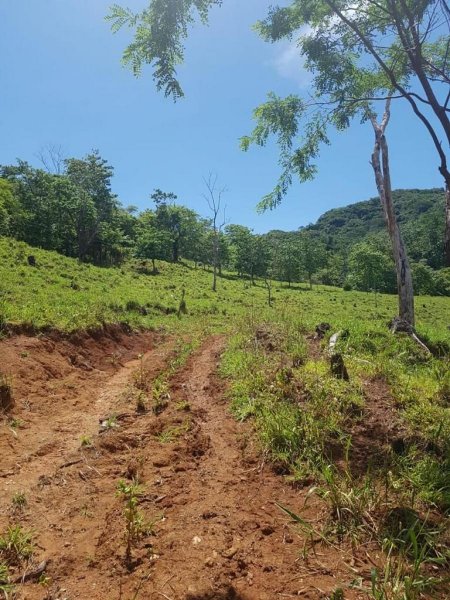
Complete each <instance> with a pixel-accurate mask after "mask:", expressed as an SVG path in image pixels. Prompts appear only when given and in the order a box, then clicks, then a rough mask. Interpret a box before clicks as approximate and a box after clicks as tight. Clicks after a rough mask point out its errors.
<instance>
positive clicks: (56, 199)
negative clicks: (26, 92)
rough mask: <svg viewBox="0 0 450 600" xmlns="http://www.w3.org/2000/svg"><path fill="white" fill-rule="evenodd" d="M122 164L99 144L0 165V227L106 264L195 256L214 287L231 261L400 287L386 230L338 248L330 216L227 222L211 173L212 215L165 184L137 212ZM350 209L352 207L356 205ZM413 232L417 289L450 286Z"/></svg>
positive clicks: (260, 273)
mask: <svg viewBox="0 0 450 600" xmlns="http://www.w3.org/2000/svg"><path fill="white" fill-rule="evenodd" d="M113 173H114V169H113V167H112V166H111V165H109V164H108V162H107V161H106V160H105V159H104V158H102V157H101V156H100V154H99V153H98V152H96V151H93V152H91V153H90V154H88V155H87V156H85V157H83V158H69V159H65V160H63V161H61V162H60V163H59V166H58V168H53V169H52V168H49V167H47V168H36V167H33V166H31V165H30V164H29V163H27V162H25V161H22V160H19V161H18V162H17V164H16V165H7V166H2V167H0V235H4V236H10V237H14V238H16V239H19V240H22V241H25V242H27V243H29V244H30V245H32V246H36V247H40V248H43V249H46V250H55V251H57V252H60V253H62V254H64V255H66V256H69V257H74V258H77V259H78V260H80V261H83V262H90V263H93V264H95V265H99V266H118V265H121V264H122V263H123V262H124V261H126V260H129V259H138V260H144V261H149V262H150V264H151V265H152V271H153V273H155V274H156V273H157V271H158V268H157V261H170V262H174V263H176V262H179V261H180V260H182V259H184V260H189V261H192V262H193V263H194V264H195V266H196V267H203V268H211V269H212V271H213V272H214V279H213V289H216V286H217V276H219V277H220V276H221V275H222V272H223V270H227V271H228V272H229V271H234V272H235V273H236V274H237V276H238V277H242V278H245V279H248V280H249V281H251V282H252V283H254V284H256V283H257V281H263V282H264V281H265V282H266V283H267V281H269V280H279V281H283V282H286V283H287V285H289V286H291V285H294V284H296V283H299V282H306V283H307V284H308V285H309V286H310V287H312V285H313V283H323V284H328V285H335V286H344V287H345V288H346V289H357V290H365V291H369V290H376V291H380V292H389V293H393V292H395V288H396V283H395V271H394V268H393V260H392V255H391V254H390V253H389V251H388V250H386V249H387V248H388V247H389V246H388V244H387V243H386V234H385V233H383V232H375V233H373V234H369V235H368V236H365V237H363V238H362V241H361V239H360V238H358V239H356V240H354V241H353V243H347V240H344V241H345V242H346V243H342V240H341V243H340V244H338V247H336V244H335V240H334V238H333V236H331V235H330V227H329V223H330V218H328V220H327V219H324V218H322V220H324V222H325V223H328V226H325V227H318V226H317V225H316V226H309V227H306V228H302V229H299V230H297V231H293V232H283V231H271V232H269V233H268V234H263V235H259V234H255V233H254V232H253V231H252V230H250V229H249V228H247V227H244V226H242V225H237V224H226V219H225V218H224V217H222V215H221V214H219V213H220V210H221V202H222V195H223V193H224V191H225V190H224V189H219V188H218V186H217V178H216V177H214V176H210V177H209V178H207V179H205V185H206V190H207V192H206V194H205V200H206V203H205V209H208V208H209V211H210V213H211V216H210V217H203V216H201V215H199V214H197V213H196V212H195V211H193V210H192V209H190V208H187V207H186V206H183V205H182V204H179V203H177V196H176V195H175V194H174V193H172V192H164V191H162V190H160V189H156V190H154V192H153V193H152V194H151V196H150V199H151V201H152V203H153V208H148V209H146V210H143V211H141V212H138V210H137V208H136V207H134V206H127V207H124V206H123V205H122V203H121V202H120V201H119V199H118V197H117V195H115V194H114V193H113V191H112V177H113ZM358 206H359V205H358ZM222 208H223V206H222ZM341 210H344V209H341ZM347 210H348V211H349V214H350V215H351V214H352V207H348V209H347ZM319 223H320V220H319ZM406 230H407V231H408V229H407V228H406ZM428 232H429V228H427V227H425V228H424V233H426V234H428ZM416 234H417V231H416ZM408 241H409V242H410V244H411V246H410V250H411V254H412V255H413V256H415V257H416V260H415V262H414V263H413V274H414V280H415V284H416V288H417V289H418V291H419V292H420V293H425V294H445V295H446V294H450V273H449V272H448V271H449V270H448V269H440V270H436V269H433V268H432V266H441V265H440V264H438V265H435V264H434V263H433V255H432V253H431V254H430V252H431V250H430V252H429V253H428V254H430V256H428V254H427V248H428V249H430V248H431V249H432V248H433V244H431V245H430V244H428V245H427V243H426V242H427V240H426V239H425V238H424V236H421V235H413V236H411V238H410V239H409V240H408Z"/></svg>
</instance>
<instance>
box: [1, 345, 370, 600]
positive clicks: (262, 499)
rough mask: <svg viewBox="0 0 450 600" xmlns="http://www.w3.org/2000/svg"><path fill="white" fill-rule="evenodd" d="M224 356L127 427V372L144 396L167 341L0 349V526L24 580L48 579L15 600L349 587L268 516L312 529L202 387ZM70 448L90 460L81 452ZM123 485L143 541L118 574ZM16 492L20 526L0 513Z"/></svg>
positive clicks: (340, 563) (351, 566)
mask: <svg viewBox="0 0 450 600" xmlns="http://www.w3.org/2000/svg"><path fill="white" fill-rule="evenodd" d="M224 343H225V342H224V339H223V338H221V337H217V336H213V337H210V338H208V339H206V340H205V341H204V342H203V344H202V345H201V347H200V348H199V350H198V351H196V352H195V353H194V354H192V355H191V356H190V358H189V359H188V361H187V363H186V364H185V365H184V366H182V367H181V368H180V369H179V370H178V371H177V372H176V373H175V374H173V375H172V377H171V380H170V400H169V402H168V405H167V407H166V408H165V410H164V411H163V412H161V413H160V414H158V415H157V414H154V412H152V410H151V409H150V410H148V411H147V412H146V413H144V414H137V413H136V412H135V410H134V406H133V403H132V401H130V399H129V395H128V394H127V389H128V386H129V385H130V382H131V381H132V380H133V377H134V376H135V373H136V371H137V370H139V369H141V368H142V365H144V367H145V370H146V374H147V376H148V378H149V380H150V381H152V380H154V379H155V378H156V377H157V376H158V374H160V373H162V372H163V371H164V369H165V368H166V367H167V364H168V361H169V359H170V357H171V356H172V355H173V351H174V347H175V344H176V341H175V340H173V339H170V338H165V337H164V336H162V335H156V334H147V335H138V336H130V337H128V336H123V337H121V338H120V339H117V340H110V339H108V340H101V339H99V340H92V341H89V343H88V344H86V343H85V341H84V342H83V343H82V344H80V346H79V347H78V351H77V352H76V353H75V354H74V352H75V346H74V345H73V342H70V344H69V342H54V341H53V342H52V341H51V340H48V339H42V340H41V339H37V338H26V337H16V338H13V339H10V340H6V341H3V342H1V344H0V346H1V348H0V352H1V361H2V368H3V369H4V368H5V367H4V365H6V366H7V368H9V369H10V370H11V372H13V374H14V379H13V381H14V388H15V397H16V406H15V408H14V409H13V411H12V414H13V416H14V418H15V419H18V420H21V421H23V423H22V424H21V426H19V427H18V428H14V427H11V425H10V424H7V423H6V422H5V423H4V424H3V425H2V426H1V439H0V445H1V450H0V451H1V475H2V476H1V478H0V484H1V514H0V524H1V528H2V530H3V529H4V528H5V527H6V525H7V524H8V523H13V524H17V523H20V524H21V525H22V526H23V527H25V528H27V529H32V530H33V531H34V535H35V540H36V542H37V544H38V545H37V547H36V548H35V556H34V559H33V560H34V564H35V565H36V564H39V563H40V562H41V561H43V560H46V561H47V566H46V574H47V576H48V578H49V579H48V581H47V584H48V585H47V587H46V588H44V587H43V586H42V585H41V584H38V583H36V582H34V581H32V580H31V581H27V582H26V583H25V584H24V585H22V586H18V588H17V592H18V595H17V597H18V598H27V599H29V600H35V599H36V600H37V599H43V598H52V599H56V598H59V599H61V600H62V599H63V598H66V599H67V600H75V599H86V600H88V599H92V600H100V599H108V600H109V599H112V600H115V599H118V600H119V599H123V600H132V599H151V598H166V599H169V600H187V599H188V598H189V599H192V600H193V599H195V598H196V599H199V600H200V599H202V600H206V599H213V598H217V599H218V600H220V599H223V600H224V599H226V598H236V599H241V600H272V599H273V598H289V597H302V598H323V597H329V595H330V593H331V592H332V591H333V590H334V589H336V588H337V587H338V586H340V585H342V584H344V583H348V582H349V581H351V580H352V579H354V577H355V571H356V569H355V562H354V558H352V556H351V554H348V553H346V552H345V551H344V549H337V548H333V547H329V546H327V547H324V546H318V547H317V548H316V551H315V552H314V553H313V552H310V553H309V556H308V557H307V558H305V557H304V556H303V555H302V552H301V551H302V547H303V544H304V539H303V538H302V536H301V534H300V533H299V532H298V530H296V529H294V528H292V527H291V526H290V525H288V524H287V520H286V516H285V515H284V514H283V513H282V512H281V511H280V509H279V508H278V507H277V505H276V503H279V504H282V505H285V506H288V507H290V508H292V509H293V510H295V511H300V510H301V514H302V516H303V517H305V518H308V519H309V520H311V521H312V522H313V523H314V522H315V521H317V520H318V519H320V515H321V510H322V508H321V506H320V505H318V504H317V501H314V500H313V499H312V498H308V497H307V491H306V490H301V489H300V490H296V489H294V488H293V487H291V486H290V485H288V484H287V483H286V482H285V481H284V480H283V478H282V477H281V476H279V475H276V474H274V473H273V471H272V470H271V469H270V468H269V467H268V466H267V465H265V463H264V460H263V457H261V456H259V455H258V453H257V451H256V449H255V447H254V443H253V438H252V432H251V428H250V426H249V425H248V424H241V423H237V422H236V421H235V420H234V419H233V418H232V417H231V416H230V415H229V411H228V405H227V401H226V399H225V398H224V383H223V382H222V381H220V380H219V379H218V377H217V375H216V371H217V364H218V361H219V358H220V353H221V351H222V349H223V346H224ZM67 344H69V345H68V346H67ZM141 352H143V353H144V358H143V359H142V364H141V361H140V360H137V358H136V356H137V354H138V353H141ZM25 353H27V354H26V356H25ZM112 413H114V414H117V415H119V418H118V419H117V426H114V427H112V428H110V429H108V430H106V431H102V432H101V433H99V418H101V417H105V416H107V415H109V414H112ZM80 436H89V438H90V441H91V444H92V445H91V446H89V447H86V446H85V447H81V444H80ZM136 476H137V477H139V479H140V481H141V483H142V486H143V495H142V496H141V498H140V502H139V508H140V510H141V511H142V512H143V514H144V515H145V519H146V521H151V522H152V523H153V534H152V535H148V536H144V537H143V538H142V540H140V541H139V543H138V544H137V545H136V547H135V548H134V549H133V564H132V566H131V568H127V566H126V565H125V561H124V554H125V543H124V528H125V520H124V511H123V509H124V504H123V501H122V500H121V499H120V498H118V497H117V493H116V491H117V483H118V481H119V480H120V479H125V480H130V479H131V478H132V477H136ZM17 491H23V492H24V493H25V495H26V498H27V506H26V507H25V508H24V509H23V510H20V511H18V510H14V509H13V507H12V504H11V499H12V496H13V494H14V493H15V492H17ZM305 503H306V508H305ZM29 568H32V567H31V565H30V567H29ZM357 568H358V569H359V570H361V569H367V568H369V567H368V566H366V565H364V564H363V563H360V564H358V565H357ZM369 570H370V569H369ZM17 572H18V573H19V572H23V573H24V572H25V570H24V568H23V567H22V569H21V570H20V569H18V570H17ZM15 575H17V573H15ZM46 594H47V595H46ZM355 597H358V594H357V592H351V593H350V594H348V593H347V592H346V598H355Z"/></svg>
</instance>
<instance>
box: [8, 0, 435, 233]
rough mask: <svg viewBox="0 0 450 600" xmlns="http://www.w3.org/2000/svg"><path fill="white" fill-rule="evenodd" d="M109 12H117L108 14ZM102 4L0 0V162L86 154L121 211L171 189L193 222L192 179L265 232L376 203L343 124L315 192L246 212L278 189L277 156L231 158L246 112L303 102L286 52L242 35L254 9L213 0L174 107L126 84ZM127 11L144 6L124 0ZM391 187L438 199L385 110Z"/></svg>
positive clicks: (421, 157)
mask: <svg viewBox="0 0 450 600" xmlns="http://www.w3.org/2000/svg"><path fill="white" fill-rule="evenodd" d="M119 3H120V2H119ZM111 4H112V1H111V0H0V55H1V56H2V61H1V63H0V129H1V144H0V164H10V163H13V162H15V160H16V158H18V157H20V158H23V159H25V160H28V161H29V162H31V163H33V164H36V165H37V164H38V159H37V158H36V154H37V153H38V152H39V150H40V149H41V148H42V147H43V146H44V145H46V144H56V145H59V144H60V145H61V146H62V147H63V149H64V152H65V154H66V155H67V156H82V155H85V154H86V153H87V152H89V151H90V150H91V149H92V148H98V149H99V150H100V153H101V154H102V156H103V157H104V158H106V159H107V160H108V161H109V162H110V163H111V164H112V165H113V166H114V167H115V177H114V182H113V188H114V191H115V192H116V193H117V194H118V195H119V197H120V199H121V201H122V202H123V204H125V205H129V204H134V205H136V206H138V207H139V208H142V209H143V208H146V207H149V206H151V203H150V201H149V195H150V193H151V192H152V190H153V189H154V188H161V189H163V190H165V191H173V192H175V193H176V194H177V195H178V198H179V202H181V203H183V204H185V205H187V206H189V207H191V208H193V209H195V210H196V211H197V212H199V213H200V214H203V215H205V216H206V215H207V214H208V209H207V206H206V203H205V201H204V199H203V198H202V193H203V191H204V190H203V183H202V177H204V176H206V175H207V174H208V172H210V171H213V172H215V173H217V174H218V177H219V181H220V182H221V184H222V185H224V186H226V187H227V188H228V192H227V194H226V196H225V199H226V202H227V219H228V221H229V222H233V223H241V224H243V225H247V226H249V227H251V228H253V229H254V230H255V231H258V232H263V231H268V230H269V229H274V228H277V229H295V228H297V227H299V226H301V225H306V224H308V223H310V222H313V221H315V220H316V219H317V218H318V217H319V216H320V215H321V214H322V213H323V212H324V211H326V210H328V209H330V208H333V207H336V206H343V205H345V204H350V203H352V202H357V201H359V200H364V199H367V198H369V197H372V196H375V195H376V188H375V184H374V181H373V173H372V170H371V167H370V164H369V157H370V153H371V149H372V137H373V134H372V131H371V129H370V126H369V125H364V126H360V125H358V124H356V123H355V126H354V127H352V129H351V130H349V131H347V132H345V133H341V134H336V135H333V137H332V144H331V146H330V147H327V148H325V149H324V150H323V152H322V155H321V158H320V160H319V161H318V166H319V174H318V176H317V178H316V180H315V181H313V182H310V183H307V184H302V185H300V184H297V183H296V184H295V185H294V186H293V187H292V189H291V191H290V192H289V195H288V196H287V198H286V200H285V201H284V203H283V205H282V206H281V207H279V208H278V209H276V210H275V211H271V212H267V213H265V214H264V215H258V214H257V213H256V211H255V206H256V204H257V202H258V201H259V200H260V198H261V197H262V196H263V195H264V194H265V193H267V192H268V191H270V190H271V189H272V187H273V185H274V183H275V181H276V179H277V176H278V173H279V169H278V165H277V149H276V147H275V146H274V145H269V146H268V147H267V148H264V149H260V148H252V149H251V150H250V151H249V152H248V153H243V152H241V151H240V150H239V144H238V140H239V137H240V136H242V135H244V134H246V133H249V132H250V130H251V128H252V120H251V113H252V110H253V108H254V107H256V106H257V105H258V104H260V103H261V102H263V101H264V99H265V97H266V94H267V92H268V91H274V92H276V93H278V94H280V95H287V94H290V93H304V92H305V91H306V90H307V85H308V75H307V74H306V73H305V72H304V70H303V69H302V65H301V61H300V60H299V58H298V55H297V53H296V51H295V47H293V46H292V45H289V44H287V43H282V44H275V45H270V44H266V43H264V42H262V41H261V40H260V39H259V38H258V37H257V36H256V34H255V33H254V32H253V31H252V30H251V25H252V24H253V23H254V22H255V21H256V20H257V19H258V18H262V17H263V16H264V15H265V11H266V8H267V7H268V6H269V5H270V4H271V2H270V1H266V0H245V2H244V1H243V0H225V2H224V6H223V7H222V8H221V9H217V10H214V11H213V13H212V15H211V21H210V25H209V27H207V28H204V27H202V26H198V27H196V28H195V29H194V31H193V33H192V35H191V37H190V39H189V41H188V43H187V50H186V64H185V65H183V66H182V67H181V68H180V78H181V82H182V85H183V88H184V91H185V93H186V97H185V99H183V100H181V101H179V102H178V103H176V104H174V103H173V102H172V101H171V100H169V99H166V98H164V96H163V95H162V94H159V93H157V92H156V90H155V88H154V84H153V81H152V78H151V71H150V69H147V70H145V71H144V73H143V76H142V77H141V79H136V78H134V77H133V75H132V74H131V73H130V72H129V71H127V70H126V69H124V68H123V67H122V66H121V64H120V58H121V53H122V50H123V48H124V47H125V45H126V44H127V42H128V41H129V40H130V35H129V34H128V33H127V32H125V31H124V32H120V33H119V34H116V35H112V34H111V32H110V29H109V25H108V23H106V22H105V20H104V16H105V14H106V13H107V12H108V7H109V6H110V5H111ZM123 4H125V5H126V6H128V7H130V8H132V9H136V10H139V9H141V8H143V7H144V5H145V0H128V1H127V0H124V2H123ZM388 136H389V141H390V147H391V160H392V179H393V185H394V187H396V188H400V187H412V188H424V187H440V186H441V185H442V183H441V179H440V176H439V174H438V172H437V160H436V157H435V151H434V149H433V147H432V146H431V143H430V141H429V139H428V137H427V135H426V133H425V131H424V130H423V129H422V126H421V124H420V123H419V122H418V121H417V120H416V118H415V117H413V116H412V115H411V114H410V109H409V107H408V106H407V105H406V104H404V103H402V102H401V103H398V104H397V105H395V107H394V111H393V119H392V124H391V125H390V128H389V131H388Z"/></svg>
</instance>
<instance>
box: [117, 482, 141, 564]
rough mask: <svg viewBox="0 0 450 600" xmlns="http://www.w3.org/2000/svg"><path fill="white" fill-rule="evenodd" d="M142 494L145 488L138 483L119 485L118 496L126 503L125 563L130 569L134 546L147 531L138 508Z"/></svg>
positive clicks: (120, 483) (124, 512)
mask: <svg viewBox="0 0 450 600" xmlns="http://www.w3.org/2000/svg"><path fill="white" fill-rule="evenodd" d="M142 494H143V488H142V486H141V485H139V484H138V483H137V482H136V481H132V482H131V483H127V482H126V481H123V480H121V481H119V483H118V484H117V495H118V496H119V497H120V498H122V499H123V501H124V503H125V508H124V511H123V514H124V517H125V544H126V548H125V561H126V564H127V566H128V567H130V566H131V559H132V549H133V546H134V545H135V543H136V542H137V541H138V540H139V539H140V538H141V536H142V534H143V533H144V530H145V527H144V517H143V515H142V513H141V511H140V510H139V508H138V504H139V497H140V496H142Z"/></svg>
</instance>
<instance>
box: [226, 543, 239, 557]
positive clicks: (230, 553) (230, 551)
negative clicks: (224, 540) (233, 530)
mask: <svg viewBox="0 0 450 600" xmlns="http://www.w3.org/2000/svg"><path fill="white" fill-rule="evenodd" d="M237 551H238V548H237V547H236V546H231V548H228V550H225V551H224V552H222V556H223V557H224V558H233V556H234V555H235V554H236V552H237Z"/></svg>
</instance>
